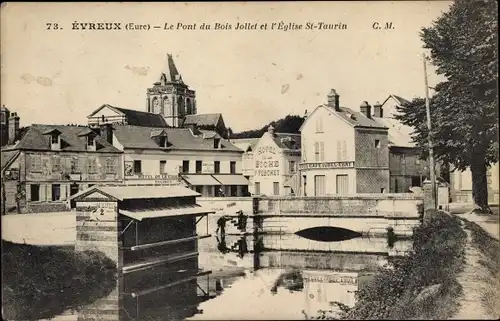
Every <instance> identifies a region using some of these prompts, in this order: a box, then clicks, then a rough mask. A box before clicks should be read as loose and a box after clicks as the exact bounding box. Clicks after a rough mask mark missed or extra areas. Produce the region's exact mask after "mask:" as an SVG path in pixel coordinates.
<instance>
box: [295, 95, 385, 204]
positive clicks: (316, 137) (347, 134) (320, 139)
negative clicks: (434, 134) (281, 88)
mask: <svg viewBox="0 0 500 321" xmlns="http://www.w3.org/2000/svg"><path fill="white" fill-rule="evenodd" d="M370 109H371V106H369V105H368V104H367V103H366V102H364V103H363V104H362V106H361V112H355V111H353V110H351V109H349V108H345V107H340V104H339V95H337V93H336V92H335V90H333V89H332V91H331V92H330V93H329V94H328V103H327V104H326V105H321V106H318V107H317V108H315V109H314V110H313V111H312V112H311V113H310V114H309V115H308V116H307V118H306V120H305V121H304V123H303V124H302V127H301V128H300V131H301V134H302V161H301V163H300V164H299V170H300V176H301V195H305V196H323V195H335V194H341V195H345V194H356V193H383V192H386V191H388V190H389V152H388V133H387V131H388V129H387V127H384V126H383V125H381V124H379V123H378V122H376V121H375V120H373V119H372V116H371V110H370Z"/></svg>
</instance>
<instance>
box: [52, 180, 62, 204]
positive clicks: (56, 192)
mask: <svg viewBox="0 0 500 321" xmlns="http://www.w3.org/2000/svg"><path fill="white" fill-rule="evenodd" d="M60 199H61V185H59V184H52V200H53V201H59V200H60Z"/></svg>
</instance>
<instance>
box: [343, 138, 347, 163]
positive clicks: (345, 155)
mask: <svg viewBox="0 0 500 321" xmlns="http://www.w3.org/2000/svg"><path fill="white" fill-rule="evenodd" d="M342 160H343V161H346V160H347V143H346V141H345V140H343V141H342Z"/></svg>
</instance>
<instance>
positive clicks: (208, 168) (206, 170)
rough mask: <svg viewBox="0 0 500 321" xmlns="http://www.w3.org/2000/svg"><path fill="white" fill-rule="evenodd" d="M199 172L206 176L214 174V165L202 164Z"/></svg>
mask: <svg viewBox="0 0 500 321" xmlns="http://www.w3.org/2000/svg"><path fill="white" fill-rule="evenodd" d="M201 172H202V173H207V174H213V173H215V168H214V163H213V162H212V163H203V164H202V165H201Z"/></svg>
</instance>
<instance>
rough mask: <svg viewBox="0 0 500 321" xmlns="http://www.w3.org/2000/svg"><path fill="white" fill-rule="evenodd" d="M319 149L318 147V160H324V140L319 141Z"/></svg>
mask: <svg viewBox="0 0 500 321" xmlns="http://www.w3.org/2000/svg"><path fill="white" fill-rule="evenodd" d="M319 147H320V148H319V149H320V158H319V159H320V161H324V160H325V142H321V143H319Z"/></svg>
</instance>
